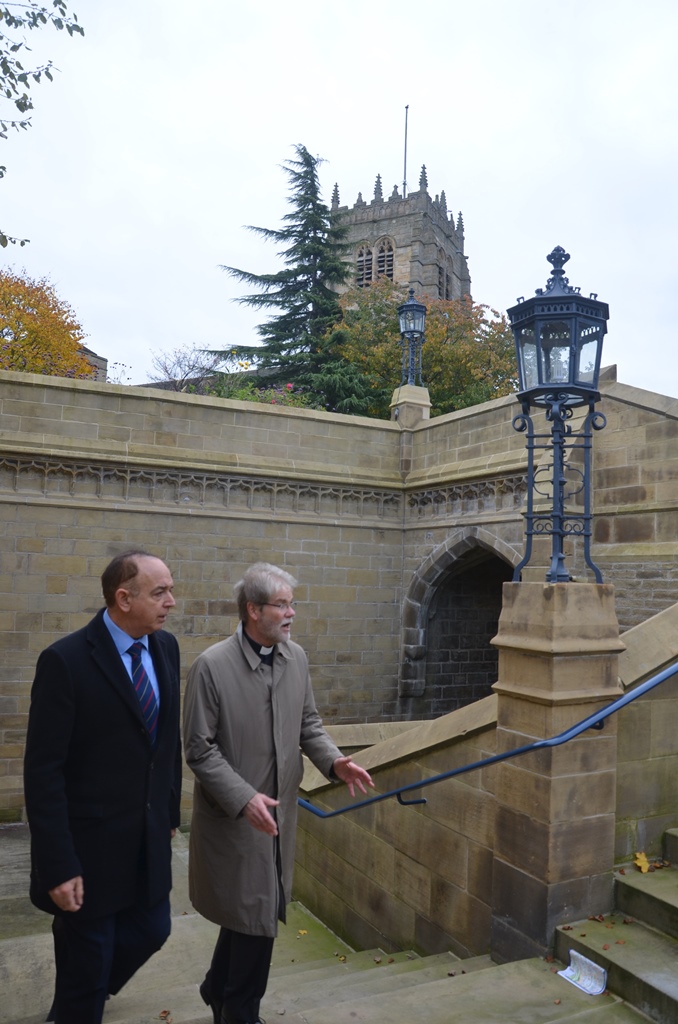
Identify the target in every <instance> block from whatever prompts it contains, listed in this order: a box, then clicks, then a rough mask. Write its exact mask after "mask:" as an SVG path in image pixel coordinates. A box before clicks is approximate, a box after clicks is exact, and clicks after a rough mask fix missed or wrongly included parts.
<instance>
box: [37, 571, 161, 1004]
mask: <svg viewBox="0 0 678 1024" xmlns="http://www.w3.org/2000/svg"><path fill="white" fill-rule="evenodd" d="M101 582H102V587H103V593H104V600H105V602H106V608H105V609H102V610H101V611H100V612H99V613H98V614H97V615H96V616H95V618H94V619H92V621H91V622H90V623H89V624H88V625H87V626H85V627H84V628H83V629H80V630H78V631H77V632H76V633H72V634H71V635H70V636H66V637H64V638H62V639H61V640H58V641H57V642H56V643H54V644H52V646H51V647H48V648H47V649H46V650H45V651H43V652H42V654H41V655H40V658H39V660H38V665H37V669H36V675H35V681H34V683H33V690H32V694H31V708H30V715H29V723H28V735H27V738H26V758H25V765H24V783H25V793H26V811H27V815H28V821H29V825H30V829H31V899H32V901H33V903H34V904H35V905H36V906H37V907H39V908H40V909H41V910H45V911H47V912H48V913H50V914H53V915H54V921H53V924H52V931H53V935H54V954H55V962H56V988H55V999H54V1004H53V1006H52V1010H51V1011H50V1014H49V1017H48V1019H49V1020H53V1021H55V1022H56V1024H100V1022H101V1018H102V1015H103V1010H104V1003H105V1001H106V999H107V997H108V994H109V993H116V992H118V991H119V990H120V989H121V988H122V986H123V985H124V984H125V983H126V982H127V981H128V980H129V979H130V978H131V976H132V975H133V974H134V973H135V971H136V970H137V969H138V968H139V967H140V966H141V965H142V964H143V963H145V961H146V960H148V958H149V957H150V956H152V954H153V953H154V952H156V951H157V950H158V949H160V947H161V946H162V945H163V943H164V942H165V940H166V939H167V937H168V935H169V933H170V907H169V892H170V889H171V885H172V879H171V863H170V862H171V847H170V839H171V837H172V836H173V835H174V830H175V829H176V827H177V826H178V824H179V800H180V794H181V749H180V741H179V649H178V645H177V642H176V640H175V638H174V637H173V636H172V635H171V634H169V633H165V632H164V631H163V626H164V625H165V619H166V618H167V615H168V613H169V611H170V609H171V608H172V607H173V606H174V604H175V600H174V597H173V596H172V589H173V586H174V583H173V580H172V576H171V574H170V571H169V569H168V568H167V566H166V565H165V564H164V562H162V561H161V560H160V559H159V558H155V557H153V556H152V555H149V554H147V553H146V552H144V551H128V552H125V553H124V554H121V555H118V556H117V557H116V558H114V559H113V561H112V562H111V563H110V564H109V565H108V566H107V568H106V569H105V570H104V573H103V575H102V577H101Z"/></svg>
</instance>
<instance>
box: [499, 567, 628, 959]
mask: <svg viewBox="0 0 678 1024" xmlns="http://www.w3.org/2000/svg"><path fill="white" fill-rule="evenodd" d="M492 643H493V644H495V645H496V646H497V647H498V648H499V681H498V682H497V683H496V684H495V686H494V689H495V690H496V692H497V693H498V695H499V707H498V717H497V752H498V753H499V752H503V751H505V750H510V749H513V748H515V747H520V746H524V745H526V744H528V743H531V742H534V741H535V740H539V739H546V738H548V737H551V736H557V735H559V734H560V733H562V732H565V730H567V729H569V728H570V727H571V726H573V725H575V724H576V723H577V722H580V721H581V720H582V719H584V718H586V717H587V716H588V715H591V714H593V713H594V712H595V711H598V710H600V708H602V707H604V706H605V705H607V704H609V703H610V702H611V701H612V700H614V699H615V698H616V697H618V696H620V695H621V688H620V684H619V678H618V672H617V661H618V655H619V652H620V651H622V650H624V645H623V643H622V642H621V641H620V639H619V627H618V624H617V618H616V614H615V609H614V588H613V587H612V586H610V585H606V584H589V583H556V584H548V583H505V584H504V591H503V608H502V613H501V616H500V619H499V632H498V633H497V636H496V637H495V638H494V640H493V641H492ZM616 733H617V728H616V716H614V715H613V716H612V717H611V718H608V719H606V720H605V723H604V728H603V729H602V730H600V731H599V730H593V729H592V730H588V731H587V732H585V733H582V734H581V736H579V737H577V739H574V740H570V741H569V742H568V743H565V744H562V745H560V746H557V747H550V748H546V749H544V750H539V751H535V752H534V753H530V754H526V755H520V756H518V757H516V758H515V759H511V760H509V761H505V762H502V763H501V764H500V765H499V766H498V768H497V775H496V798H497V800H496V805H497V809H496V823H495V848H494V863H493V881H492V906H493V912H492V956H493V957H494V959H496V960H498V961H507V960H517V959H522V958H524V957H530V956H544V955H545V954H546V953H548V951H549V950H551V949H552V947H553V941H554V929H555V927H556V925H558V924H562V923H564V922H567V921H574V920H577V919H580V918H583V917H588V916H589V915H591V914H600V913H605V912H607V911H609V910H610V909H611V907H612V868H613V864H614V826H615V796H616V757H617V736H616Z"/></svg>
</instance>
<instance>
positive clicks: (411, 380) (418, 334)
mask: <svg viewBox="0 0 678 1024" xmlns="http://www.w3.org/2000/svg"><path fill="white" fill-rule="evenodd" d="M398 319H399V321H400V337H401V339H402V346H403V370H402V375H401V379H400V383H401V385H402V384H418V386H419V387H421V386H422V381H421V349H422V345H423V344H424V342H425V340H426V339H425V337H424V331H425V330H426V306H424V305H423V304H422V303H421V302H417V301H416V300H415V298H414V288H410V294H409V298H408V300H407V302H403V304H402V305H401V306H398Z"/></svg>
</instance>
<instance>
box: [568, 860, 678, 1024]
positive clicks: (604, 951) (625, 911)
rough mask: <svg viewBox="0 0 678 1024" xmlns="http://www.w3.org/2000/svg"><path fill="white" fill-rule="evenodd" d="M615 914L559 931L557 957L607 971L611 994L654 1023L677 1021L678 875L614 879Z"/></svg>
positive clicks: (629, 872) (632, 872)
mask: <svg viewBox="0 0 678 1024" xmlns="http://www.w3.org/2000/svg"><path fill="white" fill-rule="evenodd" d="M615 905H616V911H615V913H613V914H609V915H607V916H605V917H604V918H603V920H587V921H579V922H578V923H576V924H575V925H572V926H565V927H560V928H558V930H557V938H556V947H555V951H556V956H557V957H558V958H559V959H560V960H563V961H564V962H565V963H568V962H569V952H568V951H569V950H570V949H575V950H577V952H579V953H583V955H584V956H586V957H588V958H589V960H593V961H594V962H595V963H597V964H598V965H599V966H601V967H604V968H605V970H606V971H607V984H608V988H609V989H610V991H612V992H614V993H615V994H616V995H618V996H620V997H621V998H622V999H624V1000H625V1001H626V1002H628V1003H630V1004H631V1005H632V1006H634V1007H636V1008H637V1009H638V1010H640V1011H641V1012H643V1013H645V1014H647V1016H648V1017H649V1018H650V1019H651V1020H653V1021H656V1022H657V1024H676V1022H677V1021H678V870H676V869H675V868H673V867H667V868H662V869H661V870H657V871H654V872H652V873H647V874H641V872H640V871H638V870H637V869H635V868H634V867H632V866H629V867H627V868H625V869H624V872H623V874H622V873H617V875H616V876H615Z"/></svg>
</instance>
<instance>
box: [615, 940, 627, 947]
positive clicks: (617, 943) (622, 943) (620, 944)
mask: <svg viewBox="0 0 678 1024" xmlns="http://www.w3.org/2000/svg"><path fill="white" fill-rule="evenodd" d="M625 945H626V939H617V941H616V942H615V946H625Z"/></svg>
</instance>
